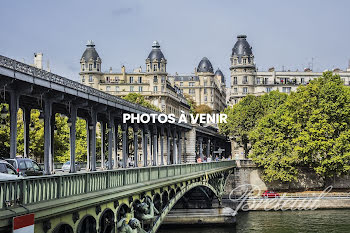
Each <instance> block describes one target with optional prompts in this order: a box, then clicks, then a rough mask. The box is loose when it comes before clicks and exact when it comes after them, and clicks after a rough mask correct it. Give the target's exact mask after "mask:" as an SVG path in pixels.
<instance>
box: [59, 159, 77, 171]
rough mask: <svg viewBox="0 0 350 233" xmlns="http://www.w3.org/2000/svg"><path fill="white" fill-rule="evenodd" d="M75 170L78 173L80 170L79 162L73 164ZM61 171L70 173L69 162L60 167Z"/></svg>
mask: <svg viewBox="0 0 350 233" xmlns="http://www.w3.org/2000/svg"><path fill="white" fill-rule="evenodd" d="M75 170H76V171H80V170H81V164H80V163H79V162H75ZM62 171H64V172H65V171H68V172H69V171H70V161H67V162H65V163H64V164H63V165H62Z"/></svg>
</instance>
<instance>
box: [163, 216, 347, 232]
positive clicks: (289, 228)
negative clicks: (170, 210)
mask: <svg viewBox="0 0 350 233" xmlns="http://www.w3.org/2000/svg"><path fill="white" fill-rule="evenodd" d="M179 232H188V233H350V210H313V211H312V210H309V211H251V212H240V213H239V214H238V216H237V224H236V225H235V226H232V227H227V228H221V227H192V228H186V227H181V226H178V227H172V228H170V229H169V228H164V227H161V229H160V230H159V231H158V233H179Z"/></svg>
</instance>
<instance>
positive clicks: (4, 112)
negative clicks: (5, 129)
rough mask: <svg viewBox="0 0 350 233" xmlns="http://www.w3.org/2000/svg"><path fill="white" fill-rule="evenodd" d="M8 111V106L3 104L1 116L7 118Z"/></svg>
mask: <svg viewBox="0 0 350 233" xmlns="http://www.w3.org/2000/svg"><path fill="white" fill-rule="evenodd" d="M8 112H9V111H8V110H7V108H6V107H5V106H3V107H2V109H1V113H0V114H1V118H2V119H5V118H6V116H7V114H8Z"/></svg>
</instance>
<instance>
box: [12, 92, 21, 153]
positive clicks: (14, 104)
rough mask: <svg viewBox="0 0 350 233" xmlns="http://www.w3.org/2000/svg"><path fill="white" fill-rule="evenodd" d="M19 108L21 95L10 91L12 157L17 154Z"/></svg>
mask: <svg viewBox="0 0 350 233" xmlns="http://www.w3.org/2000/svg"><path fill="white" fill-rule="evenodd" d="M18 108H19V95H18V93H17V92H16V91H10V158H12V159H13V158H15V157H16V155H17V114H18Z"/></svg>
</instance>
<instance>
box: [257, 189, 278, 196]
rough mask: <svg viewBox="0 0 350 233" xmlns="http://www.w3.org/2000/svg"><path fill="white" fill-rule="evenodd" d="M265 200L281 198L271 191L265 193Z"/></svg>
mask: <svg viewBox="0 0 350 233" xmlns="http://www.w3.org/2000/svg"><path fill="white" fill-rule="evenodd" d="M261 196H262V197H263V198H276V197H280V195H279V194H278V193H276V192H274V191H269V190H266V191H265V192H263V194H262V195H261Z"/></svg>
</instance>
